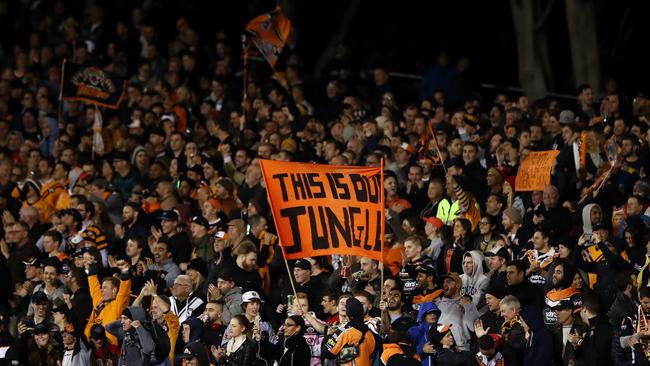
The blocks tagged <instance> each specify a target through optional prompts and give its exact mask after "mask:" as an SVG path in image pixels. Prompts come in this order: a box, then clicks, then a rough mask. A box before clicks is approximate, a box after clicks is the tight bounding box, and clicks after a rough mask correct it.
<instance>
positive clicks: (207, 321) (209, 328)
mask: <svg viewBox="0 0 650 366" xmlns="http://www.w3.org/2000/svg"><path fill="white" fill-rule="evenodd" d="M223 306H224V304H223V302H221V301H208V303H207V304H205V311H204V312H203V315H201V316H200V317H199V319H201V320H203V323H204V328H203V336H202V337H201V338H202V341H203V343H204V344H205V345H206V346H207V347H208V348H210V347H211V346H215V347H219V346H221V340H222V339H223V334H224V332H225V330H226V326H225V325H224V323H223V322H222V320H221V316H222V314H223Z"/></svg>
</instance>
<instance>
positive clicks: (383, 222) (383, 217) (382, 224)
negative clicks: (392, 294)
mask: <svg viewBox="0 0 650 366" xmlns="http://www.w3.org/2000/svg"><path fill="white" fill-rule="evenodd" d="M380 166H381V187H382V189H381V202H383V203H384V206H385V201H384V199H385V197H384V193H385V192H384V189H383V187H384V158H381V165H380ZM381 212H382V214H381V222H380V223H379V225H380V226H379V227H380V228H381V230H380V233H381V234H380V235H381V243H382V244H381V268H380V269H379V275H380V276H381V284H380V285H379V286H380V287H379V299H380V300H383V299H384V245H385V244H386V243H384V230H385V228H386V227H385V225H386V211H385V207H383V209H382V211H381Z"/></svg>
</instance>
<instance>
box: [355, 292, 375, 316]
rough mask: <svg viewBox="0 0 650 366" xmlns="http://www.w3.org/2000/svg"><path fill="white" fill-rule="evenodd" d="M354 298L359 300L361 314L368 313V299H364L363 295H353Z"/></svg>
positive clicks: (370, 305)
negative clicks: (361, 308) (361, 306)
mask: <svg viewBox="0 0 650 366" xmlns="http://www.w3.org/2000/svg"><path fill="white" fill-rule="evenodd" d="M354 298H355V299H357V300H359V302H360V303H361V305H363V315H364V316H366V315H368V312H369V311H370V309H372V304H371V303H370V301H368V299H366V297H365V296H355V297H354Z"/></svg>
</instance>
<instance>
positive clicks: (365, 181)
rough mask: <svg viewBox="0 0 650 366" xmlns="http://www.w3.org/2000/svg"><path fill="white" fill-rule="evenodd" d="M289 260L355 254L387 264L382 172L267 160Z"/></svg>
mask: <svg viewBox="0 0 650 366" xmlns="http://www.w3.org/2000/svg"><path fill="white" fill-rule="evenodd" d="M260 165H261V167H262V175H263V176H264V182H265V184H266V191H267V195H268V199H269V203H270V205H271V210H272V212H273V218H274V220H275V225H276V227H277V229H278V236H279V237H280V243H281V245H282V247H283V249H284V252H285V255H286V257H287V259H298V258H305V257H313V256H321V255H331V254H350V255H358V256H364V257H369V258H373V259H376V260H378V261H381V260H382V248H383V246H384V179H383V172H382V170H381V168H366V167H347V166H332V165H317V164H302V163H287V162H281V161H272V160H261V161H260Z"/></svg>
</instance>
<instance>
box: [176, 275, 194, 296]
mask: <svg viewBox="0 0 650 366" xmlns="http://www.w3.org/2000/svg"><path fill="white" fill-rule="evenodd" d="M191 291H192V282H191V280H190V279H189V278H185V277H180V276H179V277H176V279H175V280H174V284H173V285H172V295H174V296H175V297H177V298H180V299H185V298H187V297H188V296H189V294H190V292H191Z"/></svg>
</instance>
